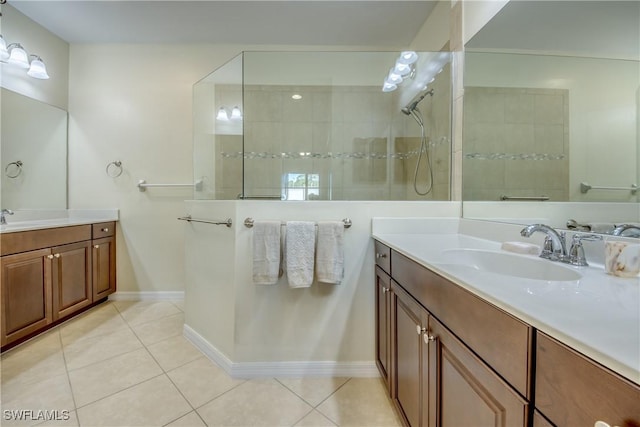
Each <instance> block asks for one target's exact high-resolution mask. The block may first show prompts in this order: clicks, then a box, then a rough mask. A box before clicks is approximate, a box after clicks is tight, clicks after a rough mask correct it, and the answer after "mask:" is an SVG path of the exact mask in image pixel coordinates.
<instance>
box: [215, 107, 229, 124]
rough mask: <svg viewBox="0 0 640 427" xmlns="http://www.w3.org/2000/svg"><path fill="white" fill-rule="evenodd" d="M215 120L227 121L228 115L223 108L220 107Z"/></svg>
mask: <svg viewBox="0 0 640 427" xmlns="http://www.w3.org/2000/svg"><path fill="white" fill-rule="evenodd" d="M216 120H220V121H223V122H228V121H229V115H228V114H227V110H225V109H224V107H220V109H219V110H218V114H217V115H216Z"/></svg>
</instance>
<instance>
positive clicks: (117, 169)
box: [105, 160, 123, 178]
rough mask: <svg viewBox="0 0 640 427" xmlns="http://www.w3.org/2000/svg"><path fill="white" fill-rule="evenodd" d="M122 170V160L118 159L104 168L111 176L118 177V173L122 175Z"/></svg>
mask: <svg viewBox="0 0 640 427" xmlns="http://www.w3.org/2000/svg"><path fill="white" fill-rule="evenodd" d="M122 171H123V168H122V162H121V161H120V160H116V161H114V162H111V163H109V164H108V165H107V167H106V168H105V172H106V173H107V175H108V176H110V177H111V178H117V177H119V176H120V175H122Z"/></svg>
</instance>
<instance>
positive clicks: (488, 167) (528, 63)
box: [463, 1, 640, 227]
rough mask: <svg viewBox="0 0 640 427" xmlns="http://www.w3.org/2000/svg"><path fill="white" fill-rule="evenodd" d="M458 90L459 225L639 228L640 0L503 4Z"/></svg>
mask: <svg viewBox="0 0 640 427" xmlns="http://www.w3.org/2000/svg"><path fill="white" fill-rule="evenodd" d="M464 85H465V93H464V124H463V135H464V136H463V138H464V142H463V200H464V215H465V217H485V218H491V219H498V218H496V217H502V219H505V220H519V219H520V220H522V221H523V222H526V221H530V220H537V219H539V220H545V221H547V222H551V223H553V225H554V226H556V227H564V226H566V224H567V221H568V220H569V219H575V220H576V221H577V222H578V223H579V224H586V225H589V224H590V223H595V222H598V223H602V222H606V223H608V222H610V223H612V224H615V223H621V222H636V223H637V222H640V208H639V205H638V201H639V200H640V198H639V197H640V190H636V187H637V186H638V185H640V168H639V164H640V149H639V146H640V108H639V105H640V2H636V1H548V2H547V1H545V2H540V1H511V2H509V3H508V4H507V5H506V6H505V7H504V8H503V9H502V10H501V11H500V12H499V13H498V14H497V15H496V16H495V17H494V18H493V19H492V20H491V21H490V22H489V23H488V24H487V25H486V26H485V27H484V28H482V29H481V30H480V31H479V32H478V33H477V34H476V35H475V36H474V37H473V38H471V39H470V40H469V42H468V43H467V44H466V45H465V69H464ZM584 202H591V203H584ZM498 212H499V214H498Z"/></svg>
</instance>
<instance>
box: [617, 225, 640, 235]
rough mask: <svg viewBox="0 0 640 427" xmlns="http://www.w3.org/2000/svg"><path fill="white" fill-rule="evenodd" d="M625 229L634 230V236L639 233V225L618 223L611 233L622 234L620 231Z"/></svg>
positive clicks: (622, 231)
mask: <svg viewBox="0 0 640 427" xmlns="http://www.w3.org/2000/svg"><path fill="white" fill-rule="evenodd" d="M627 230H636V231H635V233H634V236H637V235H640V226H638V225H635V224H620V225H618V226H617V227H616V228H614V229H613V231H612V232H611V234H613V235H614V236H622V233H624V232H625V231H627Z"/></svg>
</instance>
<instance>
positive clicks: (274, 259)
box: [253, 221, 281, 285]
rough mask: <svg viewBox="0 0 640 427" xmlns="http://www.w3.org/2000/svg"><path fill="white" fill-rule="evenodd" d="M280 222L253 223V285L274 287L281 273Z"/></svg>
mask: <svg viewBox="0 0 640 427" xmlns="http://www.w3.org/2000/svg"><path fill="white" fill-rule="evenodd" d="M280 252H281V251H280V221H255V222H254V223H253V283H255V284H256V285H273V284H275V283H276V282H277V281H278V275H279V271H280Z"/></svg>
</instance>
